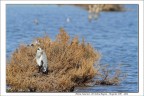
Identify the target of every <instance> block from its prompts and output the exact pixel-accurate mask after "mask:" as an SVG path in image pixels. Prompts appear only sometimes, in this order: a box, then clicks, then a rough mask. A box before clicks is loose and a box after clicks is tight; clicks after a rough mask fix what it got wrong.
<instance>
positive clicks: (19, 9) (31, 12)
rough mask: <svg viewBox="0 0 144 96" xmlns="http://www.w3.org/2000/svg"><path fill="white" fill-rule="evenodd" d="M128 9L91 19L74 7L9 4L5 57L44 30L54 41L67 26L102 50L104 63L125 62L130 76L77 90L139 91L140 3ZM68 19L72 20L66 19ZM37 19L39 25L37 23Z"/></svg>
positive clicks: (76, 34)
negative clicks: (109, 84)
mask: <svg viewBox="0 0 144 96" xmlns="http://www.w3.org/2000/svg"><path fill="white" fill-rule="evenodd" d="M125 7H126V8H130V9H132V10H131V11H126V12H101V13H100V17H99V18H98V19H97V20H95V21H92V22H89V20H88V12H87V11H85V10H84V9H82V8H79V7H74V6H61V7H59V6H57V5H49V6H48V5H44V6H42V5H7V7H6V8H7V9H6V11H7V14H6V16H7V21H6V24H7V26H6V29H7V33H6V56H7V59H8V58H10V56H11V54H12V52H13V51H14V50H15V49H16V48H17V47H18V46H19V44H21V43H25V44H29V43H31V41H32V40H33V39H34V38H35V37H42V36H44V34H45V32H46V33H47V34H48V35H49V37H50V38H52V40H54V39H55V36H56V35H57V34H58V32H59V28H60V27H64V28H65V30H66V31H67V32H68V34H69V35H70V36H72V37H74V36H78V37H79V38H80V39H82V37H84V38H85V41H86V42H89V43H90V44H92V46H93V47H94V48H95V49H97V50H98V51H100V52H101V54H102V59H101V61H100V63H101V64H109V65H110V66H111V67H112V68H113V67H117V66H118V65H119V64H121V65H122V67H121V70H122V71H123V72H124V73H127V78H126V79H125V80H124V81H123V82H121V84H120V85H117V86H94V87H77V88H75V92H138V6H137V5H125ZM67 18H69V19H70V22H67ZM34 20H38V22H39V24H38V25H36V24H34Z"/></svg>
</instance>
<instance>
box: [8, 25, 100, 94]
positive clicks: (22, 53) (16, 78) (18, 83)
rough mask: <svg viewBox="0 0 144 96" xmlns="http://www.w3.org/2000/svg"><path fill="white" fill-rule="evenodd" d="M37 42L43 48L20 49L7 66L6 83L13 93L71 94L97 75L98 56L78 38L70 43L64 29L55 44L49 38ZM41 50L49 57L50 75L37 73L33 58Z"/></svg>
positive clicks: (24, 47)
mask: <svg viewBox="0 0 144 96" xmlns="http://www.w3.org/2000/svg"><path fill="white" fill-rule="evenodd" d="M36 40H37V41H39V43H40V44H37V45H35V46H27V45H20V46H19V48H18V49H16V51H15V52H14V53H13V55H12V57H11V60H10V62H9V64H7V67H6V83H7V85H8V86H10V87H11V91H13V92H17V91H23V92H69V91H73V89H74V87H75V86H78V85H80V84H82V83H84V82H87V81H88V80H91V79H92V78H93V77H94V76H95V75H96V74H98V69H96V68H94V64H98V61H99V59H100V54H99V52H97V51H95V50H94V49H93V47H92V46H91V45H90V44H87V43H85V41H84V40H82V42H81V43H80V41H79V40H78V38H77V37H75V38H73V39H72V40H70V37H69V35H68V34H67V33H66V32H65V30H64V29H62V28H61V29H60V33H59V34H58V35H57V37H56V40H55V41H53V42H52V41H51V39H50V38H49V37H48V36H45V37H43V38H37V39H36ZM39 46H40V47H41V48H42V49H43V50H44V51H45V52H46V55H47V59H48V70H49V72H48V74H42V73H38V68H37V64H36V61H35V60H34V58H35V55H36V50H37V48H38V47H39Z"/></svg>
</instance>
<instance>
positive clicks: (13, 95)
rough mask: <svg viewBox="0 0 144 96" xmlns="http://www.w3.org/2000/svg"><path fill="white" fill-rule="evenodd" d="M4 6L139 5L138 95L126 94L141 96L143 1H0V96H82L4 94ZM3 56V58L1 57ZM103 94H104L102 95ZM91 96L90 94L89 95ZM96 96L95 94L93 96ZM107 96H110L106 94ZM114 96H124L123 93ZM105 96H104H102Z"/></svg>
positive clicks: (135, 94) (143, 43) (143, 74)
mask: <svg viewBox="0 0 144 96" xmlns="http://www.w3.org/2000/svg"><path fill="white" fill-rule="evenodd" d="M6 4H138V5H139V93H128V95H129V96H143V95H144V92H143V90H144V87H143V85H144V82H143V76H144V71H143V69H144V68H143V59H144V58H143V49H144V47H143V45H144V42H143V35H144V34H143V26H144V25H143V17H144V16H143V12H144V9H143V6H144V5H143V1H134V0H133V1H117V0H116V1H113V0H109V1H64V0H63V1H1V24H0V25H1V48H0V49H1V63H0V64H1V95H2V96H3V95H6V96H9V95H11V96H20V95H23V96H27V95H33V96H39V95H42V96H48V95H55V96H56V95H62V96H63V95H67V96H70V95H82V94H80V93H79V94H76V93H6V74H5V73H6ZM2 55H3V56H2ZM104 94H105V93H104ZM89 95H92V94H89ZM95 95H96V94H95ZM107 95H111V94H110V93H107ZM116 95H120V96H122V95H125V96H126V94H125V93H122V94H119V93H117V94H116ZM99 96H100V95H99ZM103 96H105V95H103Z"/></svg>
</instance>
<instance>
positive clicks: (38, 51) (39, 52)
mask: <svg viewBox="0 0 144 96" xmlns="http://www.w3.org/2000/svg"><path fill="white" fill-rule="evenodd" d="M41 54H43V50H42V49H41V48H40V47H38V49H37V55H41Z"/></svg>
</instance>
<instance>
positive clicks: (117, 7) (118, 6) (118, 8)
mask: <svg viewBox="0 0 144 96" xmlns="http://www.w3.org/2000/svg"><path fill="white" fill-rule="evenodd" d="M74 5H75V6H79V7H82V8H85V9H86V10H89V5H92V6H93V5H100V7H101V11H124V10H125V8H124V6H123V5H121V4H74Z"/></svg>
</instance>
